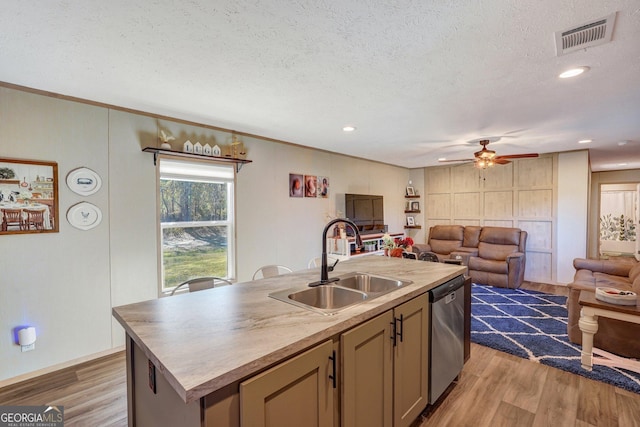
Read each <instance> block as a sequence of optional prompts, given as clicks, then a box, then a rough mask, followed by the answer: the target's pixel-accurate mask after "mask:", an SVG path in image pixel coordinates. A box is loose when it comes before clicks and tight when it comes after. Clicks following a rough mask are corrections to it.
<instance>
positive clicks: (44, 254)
mask: <svg viewBox="0 0 640 427" xmlns="http://www.w3.org/2000/svg"><path fill="white" fill-rule="evenodd" d="M108 136H109V116H108V111H107V110H106V109H104V108H98V107H93V106H89V105H83V104H79V103H74V102H69V101H62V100H58V99H54V98H46V97H42V96H39V95H33V94H28V93H23V92H19V91H15V90H10V89H5V88H0V141H2V142H1V144H2V152H1V155H2V156H3V157H12V158H18V159H35V160H47V161H56V162H58V179H59V181H63V180H64V178H65V176H66V174H67V173H69V171H71V170H72V169H75V168H77V167H79V166H86V167H89V168H91V169H93V170H94V171H96V172H97V173H98V174H99V175H100V176H101V177H102V178H103V179H104V181H103V187H102V189H101V190H100V191H99V192H98V193H96V194H94V195H91V196H88V197H82V196H79V195H77V194H75V193H73V192H71V191H70V190H69V189H68V188H67V186H66V185H64V184H59V186H58V188H59V193H58V194H59V201H60V217H64V216H65V215H66V212H67V210H68V209H69V207H71V206H72V205H74V204H76V203H78V202H81V201H88V202H90V203H93V204H95V205H97V206H98V207H99V208H100V209H101V210H102V212H103V214H104V217H103V218H104V220H103V221H102V223H101V224H100V225H99V226H97V227H96V228H94V229H93V230H90V231H80V230H77V229H75V228H73V227H71V226H70V225H69V223H68V222H67V221H66V220H64V219H62V218H58V221H59V224H60V231H59V233H51V234H42V235H38V234H22V235H3V236H0V253H1V254H0V304H1V305H0V324H1V325H2V333H0V360H2V363H0V379H4V378H7V377H11V376H14V375H18V374H21V373H24V372H28V371H32V370H36V369H39V368H43V367H46V366H50V365H54V364H58V363H62V362H65V361H68V360H70V359H74V358H78V357H81V356H83V355H87V354H91V353H95V352H99V351H102V350H105V349H108V348H110V347H111V345H112V343H111V278H110V276H111V271H110V245H109V242H110V239H109V233H110V221H109V191H110V182H109V180H108V176H109V140H108ZM19 325H33V326H35V327H36V332H37V335H38V337H37V341H36V349H35V350H34V351H31V352H26V353H21V352H20V347H19V346H17V345H15V344H14V342H13V335H12V329H13V328H15V327H16V326H19Z"/></svg>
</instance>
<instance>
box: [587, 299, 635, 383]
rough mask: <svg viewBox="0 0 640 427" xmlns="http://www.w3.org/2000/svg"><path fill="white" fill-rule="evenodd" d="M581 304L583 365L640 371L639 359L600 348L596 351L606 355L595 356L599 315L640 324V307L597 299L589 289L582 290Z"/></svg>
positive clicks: (590, 367) (588, 367)
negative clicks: (594, 344)
mask: <svg viewBox="0 0 640 427" xmlns="http://www.w3.org/2000/svg"><path fill="white" fill-rule="evenodd" d="M579 304H580V306H581V307H582V309H581V310H580V321H579V322H578V325H579V326H580V330H581V331H582V354H581V356H580V361H581V364H582V367H583V368H584V369H586V370H587V371H591V369H592V368H593V365H604V366H616V367H620V368H624V369H627V370H629V371H633V372H638V373H640V362H639V361H635V360H633V359H626V358H623V357H619V356H616V355H615V354H611V353H607V352H605V351H603V350H600V349H596V353H598V354H601V355H603V356H605V357H593V350H594V349H593V336H594V335H595V334H596V332H598V317H600V316H601V317H608V318H610V319H617V320H622V321H624V322H632V323H638V324H640V307H638V306H637V305H616V304H609V303H606V302H604V301H600V300H598V299H596V295H595V293H594V292H589V291H582V292H580V299H579Z"/></svg>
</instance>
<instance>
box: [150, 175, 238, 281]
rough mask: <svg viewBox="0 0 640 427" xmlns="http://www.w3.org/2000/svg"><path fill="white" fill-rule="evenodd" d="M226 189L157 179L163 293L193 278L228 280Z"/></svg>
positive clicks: (226, 186)
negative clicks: (158, 181) (209, 277)
mask: <svg viewBox="0 0 640 427" xmlns="http://www.w3.org/2000/svg"><path fill="white" fill-rule="evenodd" d="M230 188H231V184H230V183H226V182H200V181H194V180H182V179H180V180H178V179H166V178H161V179H160V225H161V228H162V266H163V279H164V280H163V282H164V283H163V288H164V289H163V290H166V289H167V288H172V287H174V286H176V285H178V284H180V283H181V282H184V281H185V280H188V279H191V278H194V277H202V276H218V277H228V271H229V269H228V263H229V254H228V247H229V245H228V243H229V234H230V233H229V230H230V222H229V221H230V219H229V216H230V212H229V203H228V202H229V194H230Z"/></svg>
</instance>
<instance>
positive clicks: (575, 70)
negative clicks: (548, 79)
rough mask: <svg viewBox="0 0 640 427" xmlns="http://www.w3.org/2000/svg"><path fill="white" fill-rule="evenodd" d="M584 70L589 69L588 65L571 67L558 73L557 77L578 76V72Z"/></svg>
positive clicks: (580, 72)
mask: <svg viewBox="0 0 640 427" xmlns="http://www.w3.org/2000/svg"><path fill="white" fill-rule="evenodd" d="M585 71H589V67H577V68H572V69H570V70H567V71H565V72H564V73H562V74H560V75H559V76H558V77H560V78H561V79H568V78H569V77H575V76H579V75H580V74H582V73H584V72H585Z"/></svg>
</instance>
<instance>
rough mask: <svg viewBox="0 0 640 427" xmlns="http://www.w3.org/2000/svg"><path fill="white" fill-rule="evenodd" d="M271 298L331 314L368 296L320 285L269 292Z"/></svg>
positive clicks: (358, 292) (336, 287)
mask: <svg viewBox="0 0 640 427" xmlns="http://www.w3.org/2000/svg"><path fill="white" fill-rule="evenodd" d="M269 296H270V297H271V298H275V299H277V300H280V301H284V302H288V303H289V304H293V305H297V306H298V307H303V308H306V309H310V310H313V311H319V312H321V313H323V314H333V313H336V312H338V311H340V310H342V309H344V308H346V307H349V306H351V305H354V304H357V303H359V302H362V301H364V300H366V299H367V298H368V295H367V294H366V293H364V292H360V291H357V290H352V289H347V288H341V287H338V286H331V285H322V286H316V287H314V288H306V289H303V290H291V289H289V290H286V291H280V292H274V293H272V294H269Z"/></svg>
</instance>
